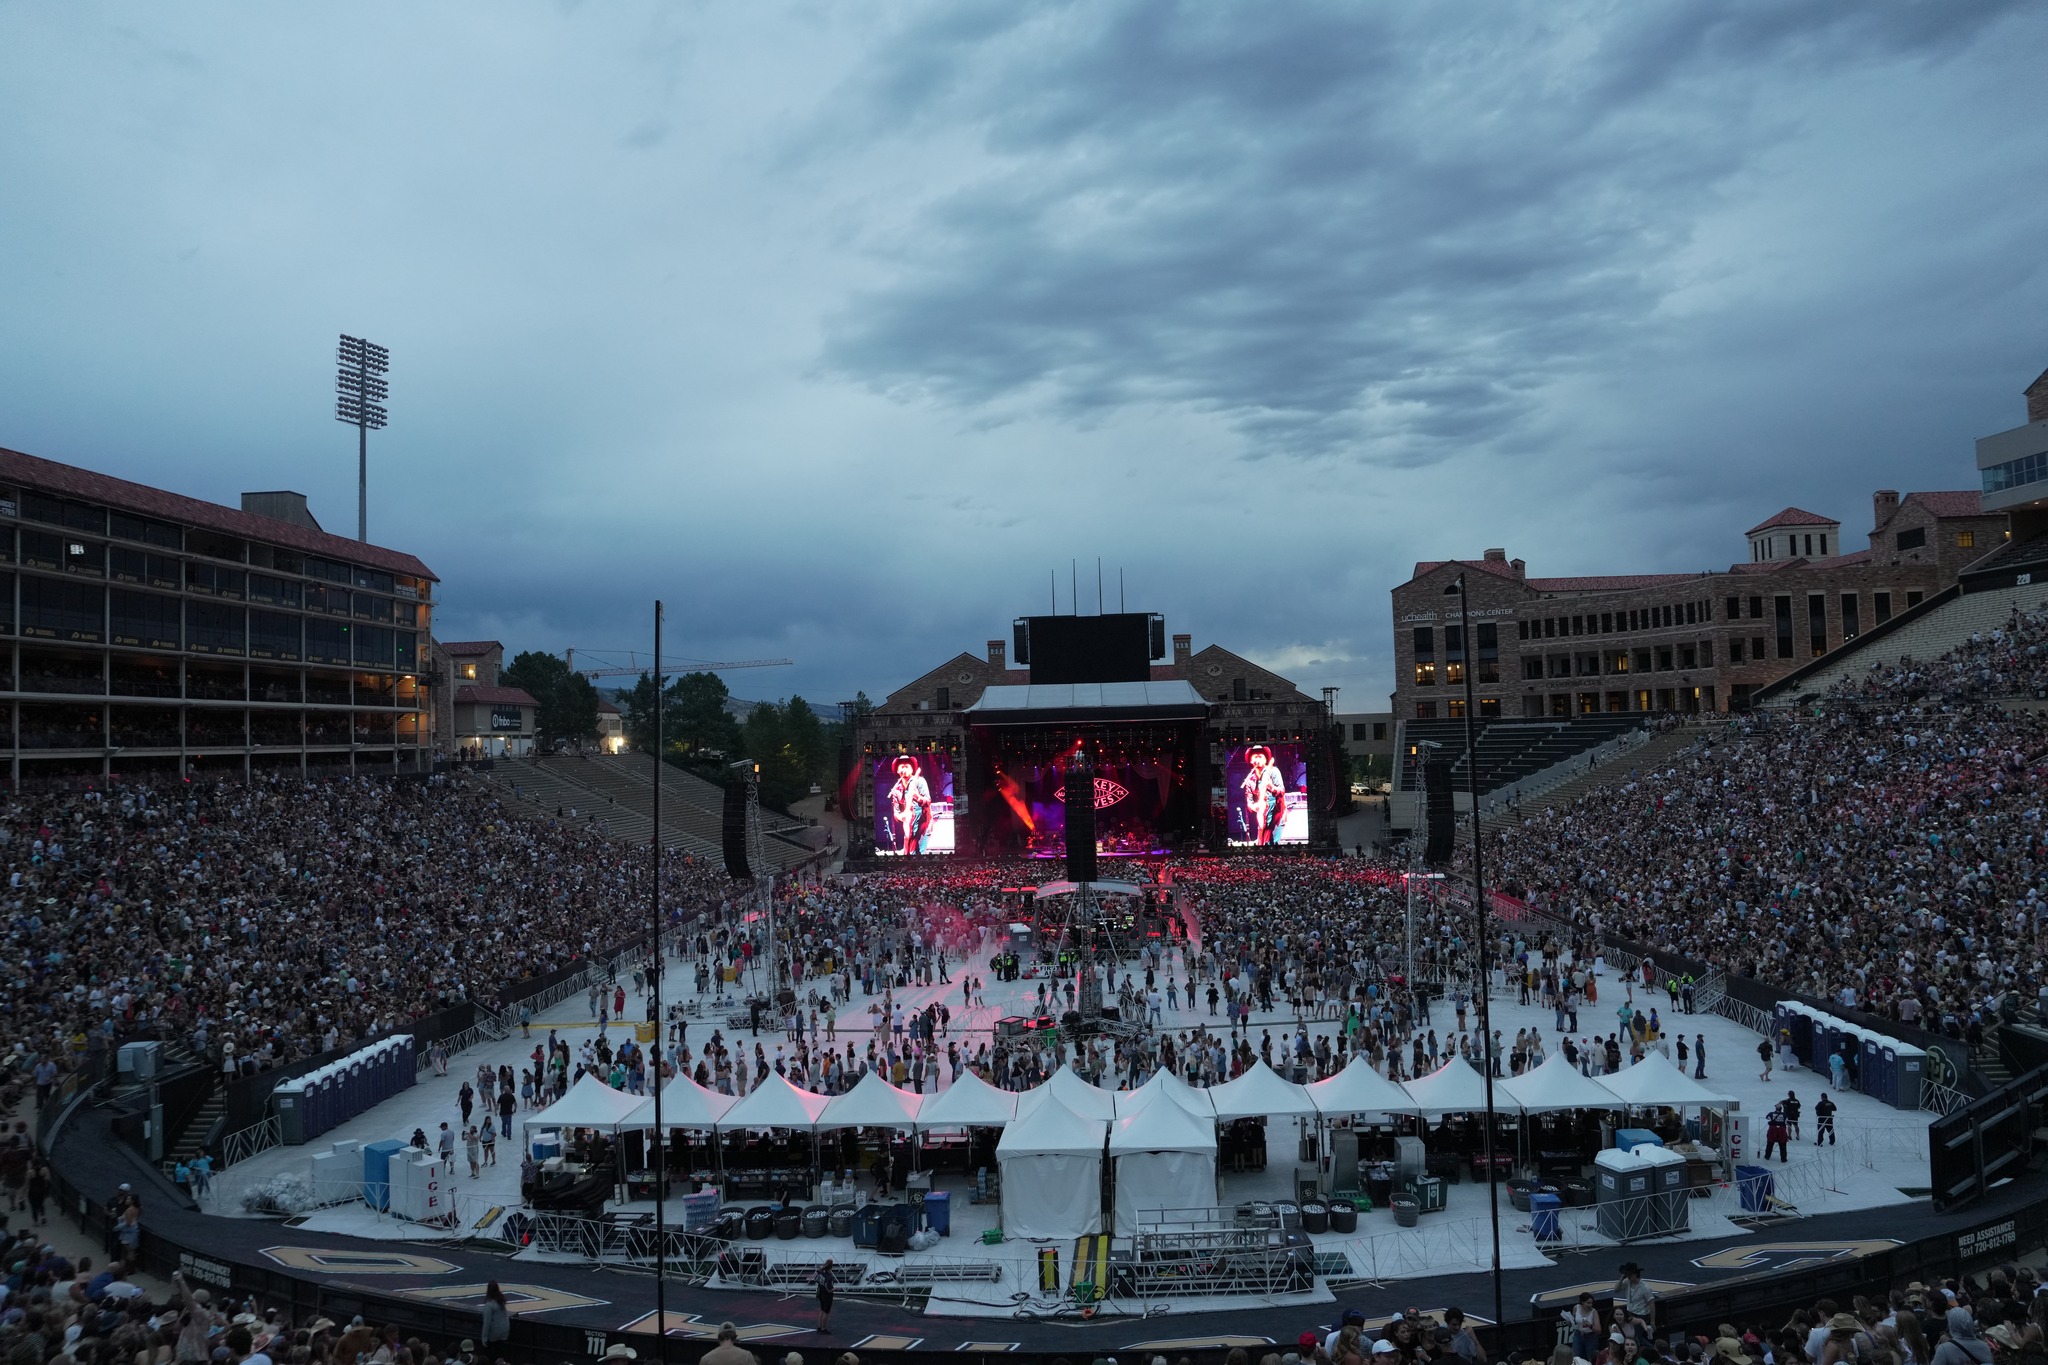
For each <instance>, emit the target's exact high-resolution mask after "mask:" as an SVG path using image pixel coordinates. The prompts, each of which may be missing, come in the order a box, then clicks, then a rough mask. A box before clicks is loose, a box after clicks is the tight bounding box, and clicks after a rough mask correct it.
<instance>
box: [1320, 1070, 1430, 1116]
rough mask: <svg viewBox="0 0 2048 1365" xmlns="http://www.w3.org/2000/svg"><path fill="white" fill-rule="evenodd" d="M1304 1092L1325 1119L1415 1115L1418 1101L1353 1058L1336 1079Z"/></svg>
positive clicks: (1334, 1077)
mask: <svg viewBox="0 0 2048 1365" xmlns="http://www.w3.org/2000/svg"><path fill="white" fill-rule="evenodd" d="M1304 1088H1305V1089H1306V1090H1307V1091H1308V1097H1309V1099H1310V1100H1312V1101H1314V1103H1315V1106H1316V1110H1317V1111H1318V1112H1319V1113H1321V1114H1322V1115H1323V1116H1324V1117H1325V1118H1344V1117H1346V1116H1347V1115H1351V1114H1412V1113H1414V1112H1415V1101H1414V1100H1412V1099H1410V1098H1408V1092H1407V1091H1405V1090H1403V1089H1402V1088H1401V1087H1400V1086H1398V1085H1396V1084H1394V1083H1393V1082H1392V1081H1390V1080H1388V1079H1387V1078H1386V1077H1385V1076H1382V1075H1380V1073H1379V1072H1377V1071H1375V1070H1373V1068H1372V1063H1371V1062H1369V1061H1367V1060H1366V1059H1365V1058H1363V1057H1353V1058H1352V1059H1351V1064H1350V1065H1349V1066H1347V1067H1345V1068H1344V1069H1343V1070H1342V1071H1340V1072H1338V1073H1337V1074H1336V1075H1334V1076H1332V1077H1330V1078H1329V1079H1328V1080H1326V1081H1311V1082H1310V1083H1309V1084H1308V1085H1307V1086H1306V1087H1304Z"/></svg>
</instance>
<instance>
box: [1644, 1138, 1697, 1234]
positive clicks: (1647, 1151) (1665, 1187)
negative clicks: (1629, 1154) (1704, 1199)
mask: <svg viewBox="0 0 2048 1365" xmlns="http://www.w3.org/2000/svg"><path fill="white" fill-rule="evenodd" d="M1635 1154H1636V1156H1638V1157H1640V1158H1641V1159H1642V1160H1643V1161H1644V1162H1645V1163H1646V1164H1647V1165H1648V1166H1649V1169H1650V1199H1649V1212H1650V1217H1651V1218H1653V1219H1654V1220H1656V1224H1657V1233H1658V1234H1663V1233H1672V1232H1685V1231H1687V1230H1688V1229H1689V1228H1691V1226H1692V1204H1691V1195H1690V1194H1689V1193H1688V1192H1687V1190H1686V1188H1685V1158H1684V1157H1682V1156H1680V1155H1679V1154H1678V1153H1676V1152H1674V1151H1672V1150H1671V1149H1670V1148H1668V1147H1662V1146H1658V1147H1648V1146H1644V1147H1638V1148H1636V1152H1635Z"/></svg>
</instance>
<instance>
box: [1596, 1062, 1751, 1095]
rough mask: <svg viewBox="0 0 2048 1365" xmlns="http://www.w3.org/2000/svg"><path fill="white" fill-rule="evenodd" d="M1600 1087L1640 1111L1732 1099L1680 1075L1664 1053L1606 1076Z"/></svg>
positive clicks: (1682, 1074) (1684, 1075)
mask: <svg viewBox="0 0 2048 1365" xmlns="http://www.w3.org/2000/svg"><path fill="white" fill-rule="evenodd" d="M1600 1084H1601V1085H1603V1086H1605V1087H1607V1089H1609V1090H1611V1091H1613V1092H1614V1095H1615V1097H1616V1098H1617V1099H1619V1100H1620V1101H1621V1102H1622V1103H1623V1104H1626V1105H1630V1106H1632V1107H1635V1108H1639V1109H1648V1108H1653V1107H1662V1108H1670V1109H1683V1108H1685V1107H1687V1106H1688V1105H1721V1104H1727V1103H1729V1102H1730V1099H1731V1097H1730V1096H1727V1095H1723V1094H1721V1093H1719V1092H1718V1091H1714V1090H1709V1089H1707V1087H1705V1086H1704V1085H1701V1084H1700V1083H1699V1082H1698V1081H1696V1080H1694V1079H1693V1078H1692V1077H1690V1076H1688V1075H1686V1074H1685V1073H1684V1072H1683V1071H1680V1070H1679V1069H1678V1068H1677V1067H1675V1066H1673V1065H1672V1064H1671V1059H1670V1058H1668V1057H1666V1056H1665V1055H1664V1054H1663V1053H1661V1052H1652V1053H1650V1054H1649V1055H1648V1056H1646V1057H1644V1058H1643V1060H1641V1061H1640V1062H1637V1063H1636V1064H1635V1065H1634V1066H1627V1067H1623V1068H1622V1069H1621V1070H1619V1071H1617V1072H1615V1073H1614V1074H1613V1075H1611V1076H1602V1077H1601V1078H1600Z"/></svg>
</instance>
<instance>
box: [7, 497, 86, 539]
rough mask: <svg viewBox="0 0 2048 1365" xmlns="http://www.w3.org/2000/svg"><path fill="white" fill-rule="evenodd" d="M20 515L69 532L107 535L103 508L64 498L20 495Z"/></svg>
mask: <svg viewBox="0 0 2048 1365" xmlns="http://www.w3.org/2000/svg"><path fill="white" fill-rule="evenodd" d="M21 515H22V516H24V517H26V518H27V519H28V520H30V521H40V522H45V523H47V524H48V525H51V526H62V527H64V528H65V529H66V530H70V531H90V532H92V533H93V534H94V535H99V536H103V535H105V534H106V533H107V514H106V510H105V509H104V508H99V507H94V506H92V505H91V504H89V503H83V502H71V501H69V500H68V499H65V498H52V497H49V496H47V495H45V494H42V493H24V494H22V495H21Z"/></svg>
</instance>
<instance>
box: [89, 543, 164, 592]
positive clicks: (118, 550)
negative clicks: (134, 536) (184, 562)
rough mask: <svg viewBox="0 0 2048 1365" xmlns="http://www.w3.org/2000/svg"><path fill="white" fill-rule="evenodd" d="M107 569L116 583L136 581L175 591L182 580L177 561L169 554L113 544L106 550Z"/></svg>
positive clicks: (145, 585)
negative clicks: (159, 553) (156, 553)
mask: <svg viewBox="0 0 2048 1365" xmlns="http://www.w3.org/2000/svg"><path fill="white" fill-rule="evenodd" d="M107 569H108V574H109V576H110V577H111V578H112V579H113V580H114V581H115V582H116V583H137V584H141V585H142V586H144V587H150V588H165V589H169V590H171V591H173V592H175V591H176V590H177V588H178V586H179V584H180V583H181V582H182V581H183V575H182V574H180V573H179V571H178V561H177V560H175V559H172V558H171V557H170V556H169V555H153V554H148V553H145V552H144V551H142V550H131V549H128V548H127V547H126V546H122V545H115V546H112V547H110V548H109V549H108V551H107Z"/></svg>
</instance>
